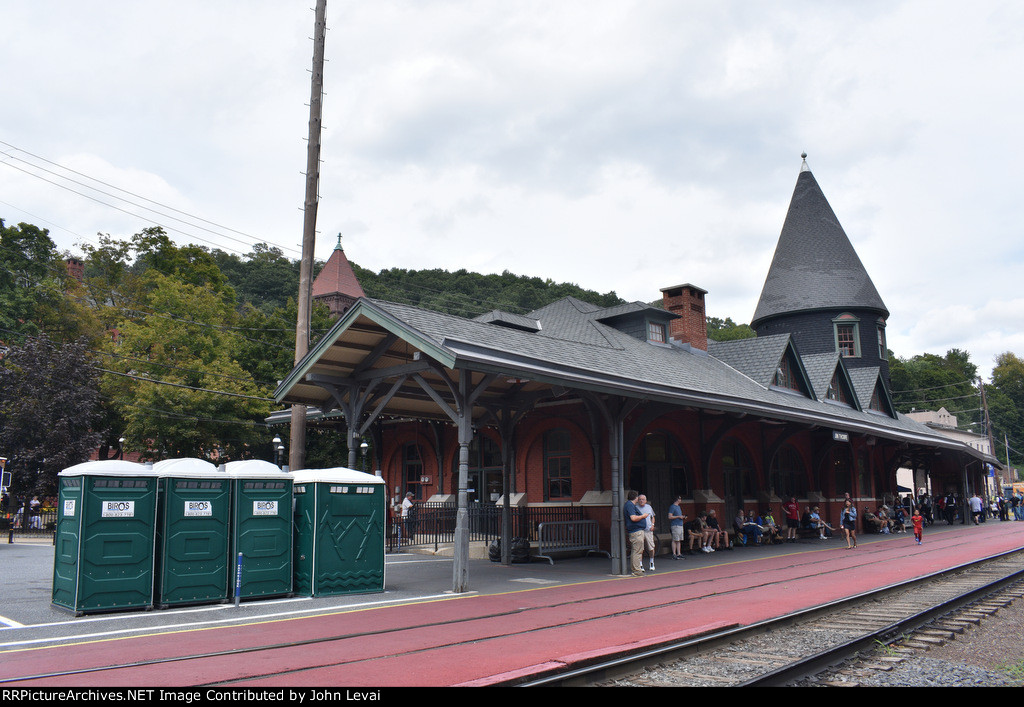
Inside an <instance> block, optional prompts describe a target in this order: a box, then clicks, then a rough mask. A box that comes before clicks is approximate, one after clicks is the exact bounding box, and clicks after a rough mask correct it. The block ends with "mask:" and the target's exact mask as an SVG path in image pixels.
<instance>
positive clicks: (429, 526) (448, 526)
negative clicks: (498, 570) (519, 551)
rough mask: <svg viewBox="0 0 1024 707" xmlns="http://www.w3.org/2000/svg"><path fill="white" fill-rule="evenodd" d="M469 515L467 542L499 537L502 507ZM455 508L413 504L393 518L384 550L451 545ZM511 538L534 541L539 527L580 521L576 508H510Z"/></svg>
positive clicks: (481, 507)
mask: <svg viewBox="0 0 1024 707" xmlns="http://www.w3.org/2000/svg"><path fill="white" fill-rule="evenodd" d="M467 510H468V512H469V540H470V542H473V541H483V542H489V541H491V540H494V539H496V538H500V537H501V513H502V510H503V508H502V506H494V505H490V504H481V503H473V504H470V506H469V508H468V509H467ZM457 513H458V508H457V507H456V505H455V504H454V503H427V502H424V503H417V504H415V505H414V506H413V507H412V508H411V509H410V511H409V517H408V518H407V519H402V518H395V519H393V521H392V523H391V530H390V532H389V533H388V550H394V549H396V548H399V547H408V546H412V545H433V546H434V548H435V549H437V547H438V546H439V545H444V544H449V543H453V542H455V518H456V515H457ZM509 519H510V521H511V524H512V531H511V532H512V537H513V538H525V539H527V540H529V541H530V542H535V541H536V540H537V537H538V536H537V528H538V527H539V526H540V525H541V523H554V522H559V521H574V520H583V509H582V508H580V507H579V506H550V507H543V506H526V507H521V508H510V509H509Z"/></svg>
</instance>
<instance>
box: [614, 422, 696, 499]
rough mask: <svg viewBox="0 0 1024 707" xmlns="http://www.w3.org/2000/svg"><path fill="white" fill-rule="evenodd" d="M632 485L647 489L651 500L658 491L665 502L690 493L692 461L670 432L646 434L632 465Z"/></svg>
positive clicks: (630, 477)
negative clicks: (690, 462)
mask: <svg viewBox="0 0 1024 707" xmlns="http://www.w3.org/2000/svg"><path fill="white" fill-rule="evenodd" d="M629 487H630V488H633V489H636V490H638V491H644V492H645V493H646V494H647V496H648V500H650V496H651V495H652V493H655V494H656V495H657V497H658V500H659V501H662V502H665V503H671V502H672V501H674V500H675V497H676V496H689V495H690V493H691V489H690V465H689V462H688V460H687V458H686V455H685V454H684V453H683V451H682V449H681V448H680V446H679V443H678V442H676V440H675V438H674V437H672V436H671V435H670V434H668V433H667V432H652V433H650V434H648V435H646V436H644V438H643V439H642V440H641V441H640V447H639V449H637V451H636V454H634V455H633V459H632V463H631V464H630V467H629ZM655 489H661V491H660V492H657V491H655ZM662 496H664V498H662Z"/></svg>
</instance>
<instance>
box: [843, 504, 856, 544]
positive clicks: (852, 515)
mask: <svg viewBox="0 0 1024 707" xmlns="http://www.w3.org/2000/svg"><path fill="white" fill-rule="evenodd" d="M843 531H844V532H845V533H846V549H847V550H852V549H853V548H855V547H857V508H856V507H855V506H854V505H853V501H851V500H850V499H846V505H845V506H843ZM851 540H852V541H853V545H851V544H850V541H851Z"/></svg>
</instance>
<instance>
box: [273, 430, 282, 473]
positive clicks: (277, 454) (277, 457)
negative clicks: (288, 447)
mask: <svg viewBox="0 0 1024 707" xmlns="http://www.w3.org/2000/svg"><path fill="white" fill-rule="evenodd" d="M272 444H273V445H274V463H275V464H277V465H278V466H281V452H283V451H284V445H283V444H281V438H280V437H279V436H277V435H274V439H273V442H272Z"/></svg>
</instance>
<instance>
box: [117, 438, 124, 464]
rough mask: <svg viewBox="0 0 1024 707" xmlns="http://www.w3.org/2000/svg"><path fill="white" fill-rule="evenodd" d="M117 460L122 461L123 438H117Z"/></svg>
mask: <svg viewBox="0 0 1024 707" xmlns="http://www.w3.org/2000/svg"><path fill="white" fill-rule="evenodd" d="M117 458H118V459H124V437H118V438H117Z"/></svg>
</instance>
